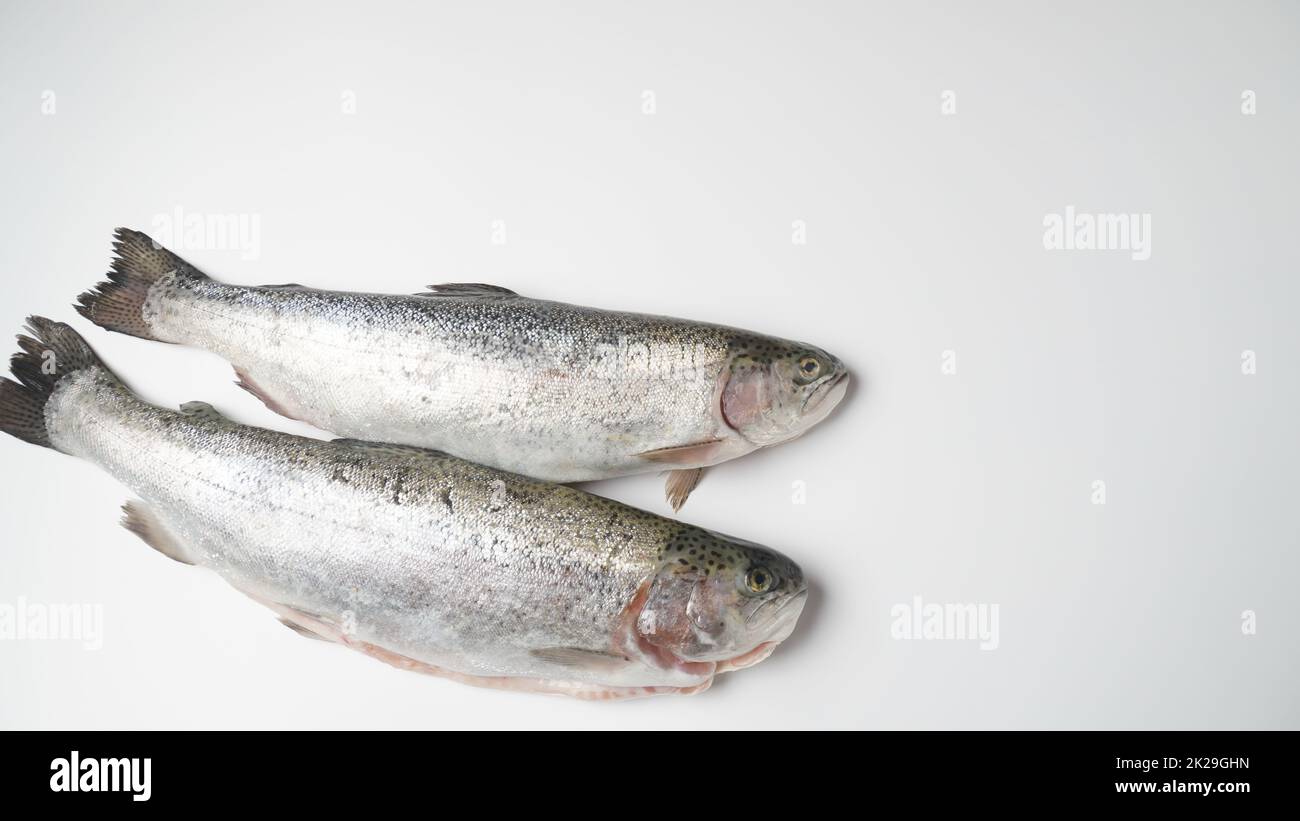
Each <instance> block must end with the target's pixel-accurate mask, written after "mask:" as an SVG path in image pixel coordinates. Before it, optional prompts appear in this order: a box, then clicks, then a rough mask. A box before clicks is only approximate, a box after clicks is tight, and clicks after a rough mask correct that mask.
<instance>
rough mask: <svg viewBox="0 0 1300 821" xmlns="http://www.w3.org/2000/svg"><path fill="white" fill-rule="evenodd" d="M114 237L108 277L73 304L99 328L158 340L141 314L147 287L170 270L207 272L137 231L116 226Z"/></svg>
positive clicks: (196, 272)
mask: <svg viewBox="0 0 1300 821" xmlns="http://www.w3.org/2000/svg"><path fill="white" fill-rule="evenodd" d="M113 237H114V241H113V265H112V268H113V269H112V270H111V271H109V273H108V281H106V282H101V283H99V284H98V285H96V286H95V287H94V288H92V289H90V290H89V291H86V292H85V293H83V294H82V295H81V296H79V297H77V302H78V303H79V304H77V305H75V306H73V307H75V308H76V309H77V311H78V312H79V313H80V314H81V315H82V316H84V317H85V318H86V319H89V320H90V321H91V322H93V323H95V324H96V325H98V326H100V327H101V328H107V329H108V330H110V331H117V332H118V333H123V334H129V335H131V336H138V337H140V338H141V339H153V340H157V339H158V337H156V336H154V333H153V330H152V329H151V328H150V327H149V322H148V320H147V319H146V318H145V316H144V302H145V299H147V298H148V296H149V288H150V287H151V286H152V285H153V284H154V283H155V282H157V281H158V280H159V279H160V278H162V277H164V276H166V275H167V274H170V273H172V272H178V273H184V274H188V275H190V276H195V277H206V275H205V274H204V273H203V272H202V271H200V270H198V269H197V268H195V267H194V266H193V265H190V264H189V263H188V262H186V261H185V260H183V259H181V258H180V257H178V256H176V255H175V254H173V253H172V252H171V251H168V250H167V249H166V248H164V247H162V246H161V245H159V244H158V243H156V242H154V241H153V240H152V239H150V238H149V236H148V235H146V234H142V233H140V232H139V231H132V230H131V229H130V228H119V229H117V230H116V231H114V232H113Z"/></svg>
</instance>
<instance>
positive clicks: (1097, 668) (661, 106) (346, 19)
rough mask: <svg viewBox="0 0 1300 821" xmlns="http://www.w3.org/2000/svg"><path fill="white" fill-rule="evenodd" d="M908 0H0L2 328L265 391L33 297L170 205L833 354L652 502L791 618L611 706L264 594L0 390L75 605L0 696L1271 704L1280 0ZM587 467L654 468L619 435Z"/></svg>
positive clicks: (442, 274)
mask: <svg viewBox="0 0 1300 821" xmlns="http://www.w3.org/2000/svg"><path fill="white" fill-rule="evenodd" d="M917 5H918V4H911V3H903V2H897V3H892V4H874V5H872V4H857V3H853V4H850V3H843V4H830V3H798V4H794V3H788V4H754V3H735V4H707V6H706V5H705V4H699V3H681V4H677V3H667V2H656V3H641V4H637V5H636V6H635V7H634V6H633V5H630V4H629V5H620V6H617V7H616V6H615V5H614V4H599V3H590V4H572V3H565V4H556V3H552V4H545V6H546V7H543V4H535V3H522V2H520V3H493V4H479V3H475V4H468V3H438V4H433V3H421V4H417V3H410V4H396V3H386V2H367V3H364V4H347V5H346V7H345V6H344V5H343V4H332V3H323V2H312V3H301V4H266V3H222V4H202V5H200V4H166V5H162V4H157V5H155V4H144V3H124V2H123V3H113V4H90V3H85V4H80V3H75V4H74V3H66V2H58V3H37V2H13V1H12V0H7V2H5V3H4V4H3V6H0V115H2V125H0V180H3V186H4V195H3V197H2V198H0V218H2V219H0V225H2V226H3V232H2V233H0V283H3V285H2V287H0V327H2V328H4V329H6V333H7V332H8V331H10V330H12V331H17V330H18V328H19V326H20V325H21V322H22V319H23V317H24V316H26V315H27V314H29V313H40V314H45V315H47V316H50V317H52V318H56V319H62V320H65V321H72V323H73V324H74V325H75V326H76V327H77V328H78V329H79V330H81V331H82V332H83V333H85V335H86V336H87V338H88V339H89V340H90V341H91V343H92V344H93V345H94V346H95V347H96V348H97V349H98V350H99V351H100V353H101V354H102V355H103V357H104V358H105V359H106V360H107V361H108V363H110V364H111V365H112V367H113V368H114V369H116V370H117V371H118V372H119V373H120V374H122V375H123V376H124V377H125V378H126V379H127V380H128V382H129V383H131V384H132V385H133V386H135V387H136V388H137V389H138V390H139V391H140V392H141V393H142V394H143V395H144V396H145V397H147V398H148V399H150V400H151V401H155V402H157V403H159V404H164V405H176V404H178V403H180V402H184V401H187V400H193V399H203V400H207V401H210V402H212V403H213V404H215V405H216V406H217V407H218V408H219V409H221V410H223V411H224V412H226V413H228V414H229V415H231V416H233V417H234V418H236V419H239V420H241V421H244V422H247V423H250V424H256V425H263V426H267V427H274V428H278V429H282V430H299V431H306V430H308V429H307V428H306V427H305V426H296V425H295V424H294V423H291V422H286V421H285V420H284V419H281V418H279V417H276V416H274V415H272V414H271V413H270V412H269V411H267V410H266V409H264V408H262V407H261V406H260V405H259V404H258V403H257V402H256V400H254V399H253V398H252V397H251V396H248V395H246V394H244V393H242V392H241V391H239V390H238V389H236V388H235V387H234V386H233V385H232V378H233V377H232V374H231V371H230V368H229V366H228V365H227V364H226V363H224V362H222V361H220V360H219V359H217V358H216V357H215V356H212V355H210V354H206V353H203V352H200V351H197V350H189V349H183V348H179V347H172V346H166V345H161V344H156V343H149V342H145V341H140V340H135V339H131V338H128V337H124V336H120V335H114V334H109V333H107V332H104V331H101V330H99V329H96V328H94V327H92V326H91V325H90V324H89V323H87V322H86V321H84V320H82V319H81V318H80V317H77V316H76V315H75V314H74V313H73V311H72V309H71V308H70V303H71V301H72V300H73V298H74V297H75V296H76V294H77V293H78V292H79V291H81V290H83V289H85V288H87V287H89V286H90V285H92V284H94V283H95V282H96V281H97V280H99V279H100V278H101V277H102V274H103V273H104V272H105V271H106V270H107V265H108V261H109V257H110V251H109V241H110V232H111V231H112V229H113V228H114V227H115V226H117V225H127V226H132V227H136V228H140V229H142V230H145V231H150V230H152V229H153V228H154V226H155V223H154V220H155V217H156V216H157V215H160V214H163V215H166V214H171V213H172V212H173V210H174V209H175V208H178V207H179V208H182V209H184V211H185V212H187V213H194V214H205V215H207V214H244V215H256V216H257V217H258V218H259V219H260V221H261V245H260V256H258V258H257V259H254V260H245V259H243V258H242V255H241V253H240V251H239V250H226V249H220V248H209V249H198V250H193V251H188V250H187V251H186V252H185V255H186V256H187V257H188V258H190V259H191V260H192V261H193V262H194V263H195V264H197V265H199V266H200V267H202V268H204V269H205V270H207V271H208V272H209V273H210V274H212V275H214V276H216V277H217V278H220V279H224V280H226V281H229V282H236V283H244V284H260V283H280V282H301V283H304V284H307V285H312V286H319V287H332V288H340V289H354V290H373V291H393V292H412V291H417V290H420V289H421V288H422V287H423V286H424V285H426V284H429V283H432V282H444V281H485V282H492V283H498V284H501V285H504V286H507V287H510V288H513V289H515V290H517V291H519V292H521V293H524V294H527V295H529V296H535V297H541V298H550V299H558V300H564V301H569V302H576V303H583V304H588V305H593V306H600V307H607V308H620V309H629V310H640V311H646V312H652V313H665V314H672V315H678V316H685V317H691V318H696V319H702V320H711V321H717V322H724V323H728V324H734V325H739V326H742V327H748V328H752V329H756V330H761V331H764V332H768V333H773V334H777V335H781V336H786V337H791V338H795V339H803V340H807V341H809V342H813V343H815V344H818V345H820V346H823V347H825V348H827V349H828V350H830V351H832V352H834V353H836V354H837V355H839V356H840V357H841V358H843V359H844V360H845V361H846V362H847V363H848V365H849V366H850V367H851V368H852V369H853V370H854V372H855V374H856V376H857V382H856V384H855V387H854V389H853V390H852V391H851V392H850V394H849V396H848V398H847V400H846V401H845V403H844V404H843V405H842V406H841V407H840V409H839V410H838V411H837V412H836V414H835V415H834V416H833V417H832V418H831V419H830V420H828V421H827V422H825V423H824V424H823V425H822V426H821V427H819V428H818V429H816V430H814V431H813V432H812V433H811V434H809V435H808V436H807V437H805V438H804V439H802V440H800V441H798V442H795V443H793V444H790V445H787V446H784V447H780V448H777V449H773V450H770V451H767V452H763V453H759V454H755V455H753V456H750V457H746V458H744V459H741V460H739V461H736V462H732V463H730V464H727V465H724V466H722V467H720V468H715V469H714V470H712V471H711V472H710V473H709V475H708V476H707V477H706V479H705V481H704V483H703V484H702V485H701V486H700V488H699V489H698V490H697V491H696V493H695V495H694V496H693V497H692V499H691V500H690V502H689V503H688V505H687V506H686V507H685V508H684V510H683V517H684V518H686V519H688V520H690V521H692V522H695V523H698V524H701V525H704V526H707V527H711V528H714V529H717V530H721V531H725V532H731V533H734V534H737V535H740V536H744V537H747V538H751V539H754V540H757V541H761V542H764V543H767V544H769V545H771V546H773V547H776V548H779V549H781V550H783V551H785V552H787V553H788V554H790V555H791V556H792V557H794V558H795V559H796V560H798V561H799V562H800V563H801V564H802V565H803V567H804V569H805V571H806V573H807V575H808V576H809V577H810V579H811V583H812V598H811V601H810V604H809V606H808V608H807V610H806V611H805V614H804V616H803V619H802V620H801V622H800V625H799V628H798V629H797V631H796V632H795V634H794V635H793V636H792V637H791V638H790V640H789V641H788V642H786V644H785V645H783V646H782V647H781V648H780V649H779V650H778V651H777V652H776V654H775V655H774V656H773V657H772V658H771V659H770V660H768V661H767V662H765V663H764V664H762V665H760V666H758V667H756V668H753V669H751V670H747V671H744V672H741V673H737V674H732V675H728V676H725V677H724V678H723V679H721V680H720V681H719V682H718V684H717V685H716V686H715V687H714V688H713V689H712V690H711V691H709V692H707V693H705V694H703V695H700V696H696V697H692V698H660V699H652V700H645V701H638V702H629V703H619V704H612V705H611V704H589V703H580V702H575V701H569V700H564V699H559V698H548V697H542V696H533V695H526V694H515V693H503V692H496V691H489V690H477V689H473V688H469V687H466V686H463V685H459V684H454V683H450V682H447V681H443V680H438V679H431V678H427V677H423V676H419V675H415V674H410V673H403V672H399V671H396V670H394V669H391V668H388V667H386V666H384V665H382V664H379V663H377V662H375V661H373V660H370V659H368V658H365V657H363V656H362V655H360V654H355V653H349V652H348V651H346V650H344V649H342V648H339V647H336V646H330V645H326V644H323V643H320V642H311V641H305V640H303V639H301V638H299V637H297V636H295V635H294V634H292V633H291V632H289V631H288V630H286V629H284V628H283V627H281V626H280V625H279V624H277V623H276V621H275V619H274V618H273V617H272V616H271V614H270V613H269V612H267V611H265V610H263V609H261V608H260V607H259V606H258V605H257V604H255V603H253V602H252V601H250V600H248V599H245V598H244V597H242V596H241V595H239V594H238V593H236V592H235V591H234V590H233V589H230V588H228V587H227V586H226V585H225V584H224V583H223V582H222V581H221V580H220V579H218V578H217V577H216V576H215V575H213V574H211V573H208V572H206V571H202V570H198V569H195V568H189V567H184V566H182V565H179V564H176V563H173V562H169V561H167V560H166V559H164V558H162V557H161V556H159V555H158V554H156V553H154V552H153V551H151V550H149V549H148V548H147V547H145V546H144V545H143V544H141V543H140V542H139V541H137V540H136V539H135V538H134V537H133V536H131V535H130V534H128V533H127V532H126V531H124V530H123V529H121V528H120V527H118V526H117V524H116V520H117V518H118V515H119V514H118V506H119V504H120V503H121V502H122V501H123V500H125V499H126V498H128V497H129V495H130V494H129V492H128V491H127V490H125V489H124V488H122V487H121V486H120V485H118V484H117V483H116V482H115V481H114V480H113V479H112V478H111V477H109V476H107V475H106V474H103V473H101V472H100V471H99V470H98V469H97V468H95V467H93V466H91V465H89V464H85V463H80V462H77V461H74V460H73V459H71V458H68V457H66V456H62V455H59V454H56V453H53V452H50V451H46V450H42V449H38V448H35V447H31V446H28V445H24V444H22V443H20V442H18V441H17V440H13V439H9V438H7V437H6V438H4V439H3V441H0V459H2V460H3V462H2V463H0V464H3V469H2V472H3V476H2V478H0V483H2V487H3V493H2V494H0V522H2V523H3V555H2V558H0V602H9V603H13V602H16V601H17V600H18V599H19V597H25V598H26V599H27V600H29V601H37V602H49V603H74V602H88V603H97V604H100V605H102V607H103V612H104V630H105V635H104V646H103V648H102V649H101V650H98V651H95V652H88V651H86V650H83V649H82V648H81V647H80V646H79V645H78V644H77V643H76V642H52V641H47V642H40V641H0V727H5V728H13V727H65V728H81V727H111V728H135V727H143V728H160V727H215V728H226V727H392V728H402V727H654V728H670V727H720V728H766V727H876V728H910V727H922V728H974V727H981V728H1003V727H1024V728H1044V727H1066V728H1133V727H1156V728H1201V727H1214V728H1217V727H1237V728H1266V727H1289V728H1296V727H1300V695H1297V694H1298V693H1300V688H1298V687H1297V672H1298V671H1297V667H1298V664H1300V662H1298V661H1297V647H1298V646H1300V643H1298V642H1297V627H1298V626H1300V605H1298V604H1297V598H1296V592H1295V591H1296V582H1297V578H1298V577H1300V573H1298V572H1297V571H1300V558H1298V552H1300V551H1298V548H1300V544H1298V543H1300V536H1298V528H1297V519H1296V509H1297V505H1296V490H1297V482H1296V479H1297V457H1298V456H1300V448H1298V447H1297V434H1296V421H1297V411H1298V410H1300V407H1298V405H1300V392H1298V391H1297V365H1296V358H1297V355H1298V354H1300V338H1298V337H1300V334H1298V333H1297V328H1296V320H1295V316H1296V308H1297V305H1296V301H1297V295H1298V291H1297V286H1296V281H1295V280H1296V273H1297V261H1298V257H1300V255H1298V254H1297V250H1296V249H1297V244H1296V240H1295V237H1296V216H1297V209H1296V206H1295V196H1296V195H1295V192H1296V190H1297V183H1298V182H1300V179H1298V178H1300V173H1298V172H1300V161H1298V160H1297V146H1298V145H1300V140H1297V136H1298V128H1297V126H1300V99H1298V97H1297V88H1296V81H1297V80H1298V79H1300V58H1298V57H1297V50H1296V47H1295V43H1296V40H1297V34H1300V31H1298V29H1300V26H1298V25H1297V19H1298V16H1300V13H1298V12H1297V11H1296V9H1295V6H1294V5H1292V4H1289V3H1276V4H1274V3H1257V2H1252V3H1237V4H1230V3H1163V4H1156V3H1148V4H1133V3H1119V2H1116V3H1087V4H1077V3H1070V4H1064V3H1062V4H1056V6H1057V7H1056V8H1055V9H1049V8H1047V4H1039V3H1023V4H990V3H979V4H974V3H952V4H949V5H948V7H946V8H945V7H941V6H934V7H930V8H926V9H920V8H917ZM1246 89H1249V90H1252V91H1254V92H1255V95H1256V101H1257V112H1258V113H1257V114H1255V115H1254V116H1247V115H1244V114H1243V113H1242V110H1241V106H1242V98H1241V95H1242V92H1243V91H1244V90H1246ZM646 90H651V91H653V92H654V95H655V103H656V111H655V113H654V114H652V115H648V114H645V113H643V112H642V105H643V100H644V98H643V92H644V91H646ZM945 90H952V91H953V92H954V93H955V99H956V106H957V109H956V113H955V114H954V115H950V116H945V115H944V114H942V113H941V110H940V105H941V95H942V93H943V92H944V91H945ZM47 91H51V92H53V93H54V98H53V99H54V100H55V103H56V108H55V113H53V114H46V113H43V112H42V102H43V99H46V97H44V96H43V95H44V93H45V92H47ZM345 91H351V92H352V93H354V94H355V100H356V113H355V114H351V115H349V114H345V113H343V112H342V110H341V109H342V105H341V103H342V98H343V94H344V92H345ZM1068 205H1073V206H1075V207H1076V208H1077V209H1078V210H1080V211H1086V212H1091V213H1098V212H1106V213H1111V212H1115V213H1148V214H1150V215H1151V218H1152V255H1151V258H1150V259H1149V260H1148V261H1145V262H1135V261H1133V260H1132V259H1131V258H1130V255H1129V254H1127V253H1125V252H1122V251H1048V250H1045V249H1044V246H1043V219H1044V217H1045V215H1047V214H1052V213H1062V212H1063V211H1064V209H1065V207H1066V206H1068ZM494 220H502V221H504V222H505V225H506V230H507V237H508V242H507V244H506V245H504V246H497V245H493V244H492V243H491V242H490V232H491V226H492V222H493V221H494ZM796 220H803V221H805V223H806V226H807V244H806V245H796V244H794V243H792V241H791V237H792V224H793V223H794V221H796ZM945 350H951V351H954V352H955V354H956V362H957V372H956V373H955V374H952V375H944V374H943V373H941V370H940V365H941V357H942V354H943V352H944V351H945ZM1244 350H1251V351H1254V352H1255V355H1256V357H1257V359H1256V361H1257V367H1258V372H1257V373H1256V374H1254V375H1244V374H1243V373H1242V370H1241V357H1242V352H1243V351H1244ZM315 435H322V434H320V433H316V434H315ZM1096 480H1102V481H1104V482H1105V483H1106V503H1105V504H1104V505H1096V504H1093V500H1092V494H1093V482H1094V481H1096ZM796 481H803V482H805V483H806V488H807V503H806V504H804V505H795V504H792V484H793V483H794V482H796ZM591 488H592V489H593V490H594V491H596V492H598V493H601V494H606V495H610V496H614V497H617V498H619V499H622V500H625V501H628V502H631V503H633V504H636V505H639V506H642V507H648V508H650V509H652V510H655V511H658V512H665V508H664V506H663V503H662V483H661V481H660V480H659V479H658V478H656V477H654V476H640V477H631V478H628V479H623V480H618V481H611V482H603V483H599V484H595V485H592V486H591ZM916 595H920V596H922V597H923V598H924V600H925V601H927V602H937V603H946V602H971V603H983V604H997V605H998V606H999V616H1000V623H999V627H1000V631H999V632H1000V636H999V638H1000V644H999V647H998V649H997V650H994V651H981V650H980V649H978V647H977V646H976V643H974V642H969V641H897V640H894V639H892V638H891V636H890V622H891V618H890V610H891V608H892V607H893V606H894V605H896V604H900V603H908V602H911V601H912V597H913V596H916ZM1245 610H1252V611H1254V612H1255V614H1256V617H1257V633H1256V634H1255V635H1243V632H1242V613H1243V611H1245Z"/></svg>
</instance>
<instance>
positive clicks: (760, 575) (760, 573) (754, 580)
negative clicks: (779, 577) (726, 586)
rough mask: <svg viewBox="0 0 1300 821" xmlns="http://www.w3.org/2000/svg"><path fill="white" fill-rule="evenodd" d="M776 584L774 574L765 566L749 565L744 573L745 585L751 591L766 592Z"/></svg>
mask: <svg viewBox="0 0 1300 821" xmlns="http://www.w3.org/2000/svg"><path fill="white" fill-rule="evenodd" d="M775 585H776V574H775V573H773V572H772V571H771V570H768V569H767V568H766V567H762V566H759V567H751V568H750V569H749V572H748V573H746V574H745V586H746V587H748V588H749V589H750V591H751V592H753V593H766V592H767V591H769V590H771V589H772V588H773V587H774V586H775Z"/></svg>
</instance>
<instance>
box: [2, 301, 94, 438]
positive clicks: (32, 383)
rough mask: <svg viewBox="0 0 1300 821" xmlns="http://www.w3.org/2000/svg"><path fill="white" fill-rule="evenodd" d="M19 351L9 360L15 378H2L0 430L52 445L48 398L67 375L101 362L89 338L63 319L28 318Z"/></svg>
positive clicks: (19, 341) (20, 337)
mask: <svg viewBox="0 0 1300 821" xmlns="http://www.w3.org/2000/svg"><path fill="white" fill-rule="evenodd" d="M26 330H27V332H28V333H29V334H31V336H27V335H26V334H19V335H18V347H19V348H21V349H22V350H20V351H19V352H18V353H16V354H14V355H13V358H12V359H10V360H9V369H10V370H12V371H13V375H14V378H15V379H17V380H18V381H17V382H15V381H13V380H11V379H3V378H0V431H4V432H5V433H7V434H9V435H10V436H16V437H18V438H19V439H22V440H23V441H24V442H31V443H32V444H33V445H41V446H42V447H47V448H48V447H51V445H50V437H49V434H48V433H47V432H46V430H45V402H46V401H47V400H48V399H49V398H50V394H51V393H53V392H54V386H55V385H57V384H58V383H59V380H61V379H63V378H64V377H65V376H67V375H68V374H71V373H75V372H76V371H79V370H82V369H84V368H89V367H93V366H96V365H100V366H101V367H102V364H103V363H101V362H100V360H99V357H98V356H96V355H95V352H94V351H93V350H91V349H90V346H89V345H87V344H86V340H84V339H82V338H81V335H80V334H78V333H77V332H76V331H74V330H72V328H70V327H68V326H67V325H64V324H63V323H62V322H53V321H51V320H48V319H46V318H44V317H40V316H29V317H28V318H27V327H26Z"/></svg>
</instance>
